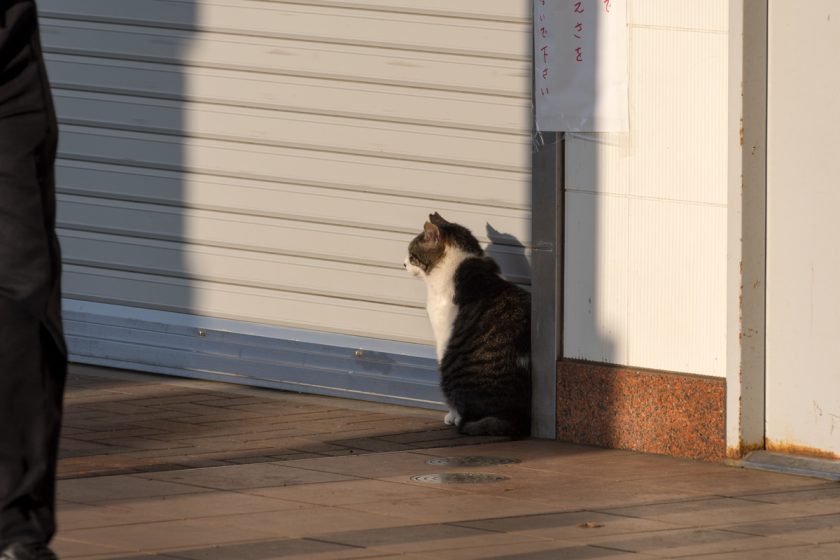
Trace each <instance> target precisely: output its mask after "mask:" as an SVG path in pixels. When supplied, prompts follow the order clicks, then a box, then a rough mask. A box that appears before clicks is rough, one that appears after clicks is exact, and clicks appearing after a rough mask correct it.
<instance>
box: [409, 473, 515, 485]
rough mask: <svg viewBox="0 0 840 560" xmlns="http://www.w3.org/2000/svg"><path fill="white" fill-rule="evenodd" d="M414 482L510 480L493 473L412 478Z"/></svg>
mask: <svg viewBox="0 0 840 560" xmlns="http://www.w3.org/2000/svg"><path fill="white" fill-rule="evenodd" d="M411 480H413V481H414V482H425V483H427V484H484V483H486V482H500V481H502V480H510V477H509V476H504V475H501V474H493V473H469V472H467V473H438V474H421V475H417V476H412V477H411Z"/></svg>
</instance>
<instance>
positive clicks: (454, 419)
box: [443, 410, 461, 426]
mask: <svg viewBox="0 0 840 560" xmlns="http://www.w3.org/2000/svg"><path fill="white" fill-rule="evenodd" d="M443 423H444V424H446V425H447V426H457V425H458V424H460V423H461V417H460V416H459V415H458V413H457V412H455V411H454V410H450V411H449V412H447V413H446V416H444V417H443Z"/></svg>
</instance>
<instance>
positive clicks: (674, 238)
mask: <svg viewBox="0 0 840 560" xmlns="http://www.w3.org/2000/svg"><path fill="white" fill-rule="evenodd" d="M629 221H630V223H631V224H633V227H631V228H630V230H629V231H630V242H629V247H630V255H629V263H630V270H629V286H628V290H627V292H628V296H629V297H628V300H627V306H628V313H627V314H628V322H627V331H628V353H627V362H626V363H628V364H632V365H637V366H638V365H641V366H643V367H648V368H653V369H660V370H669V371H677V372H688V373H702V374H704V375H716V376H721V377H722V376H724V375H725V374H726V370H725V368H726V360H725V356H726V353H725V350H726V344H725V342H726V330H725V329H724V328H722V325H723V324H724V323H725V320H726V302H725V296H726V281H725V278H726V260H725V258H724V257H725V254H724V253H723V247H725V246H726V208H722V207H718V206H707V205H699V204H689V203H683V202H670V201H660V200H645V199H632V200H631V201H630V212H629Z"/></svg>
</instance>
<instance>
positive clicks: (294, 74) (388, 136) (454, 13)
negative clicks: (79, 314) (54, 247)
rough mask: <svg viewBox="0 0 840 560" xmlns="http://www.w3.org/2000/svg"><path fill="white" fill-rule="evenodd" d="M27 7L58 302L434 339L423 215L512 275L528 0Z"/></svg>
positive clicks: (525, 139)
mask: <svg viewBox="0 0 840 560" xmlns="http://www.w3.org/2000/svg"><path fill="white" fill-rule="evenodd" d="M39 9H40V12H41V27H42V38H43V42H44V46H45V51H46V53H47V55H46V56H47V61H48V68H49V73H50V78H51V80H52V83H53V89H54V97H55V102H56V107H57V110H58V113H59V119H60V122H61V133H62V135H61V145H60V154H59V162H58V181H59V197H58V198H59V222H60V236H61V241H62V245H63V250H64V259H65V284H64V288H65V297H67V298H72V299H77V300H91V301H100V302H106V303H116V304H120V305H126V306H131V307H141V308H149V309H158V310H167V311H176V312H182V313H189V314H195V315H204V316H211V317H219V318H229V319H236V320H242V321H248V322H255V323H262V324H271V325H280V326H285V327H291V328H302V329H311V330H316V331H326V332H334V333H347V334H354V335H360V336H366V337H373V338H380V339H387V340H398V341H408V342H419V343H430V342H431V338H432V337H431V330H430V328H429V326H428V319H427V318H426V316H425V312H424V310H423V306H424V299H425V290H424V288H423V286H422V284H421V283H420V282H418V281H416V280H413V279H411V278H408V277H407V275H406V274H405V272H404V271H403V268H402V261H403V258H404V255H405V249H406V245H407V243H408V241H409V240H410V239H411V237H412V236H413V235H414V234H415V233H416V232H417V231H419V229H420V228H421V227H422V223H423V221H424V219H425V217H426V215H427V214H428V213H429V212H430V211H439V212H441V214H443V215H444V216H445V217H446V218H448V219H450V220H453V221H459V222H461V223H464V224H465V225H467V226H468V227H470V228H472V229H473V231H474V232H475V233H476V234H477V235H478V236H479V237H480V239H481V240H482V241H483V242H485V243H489V242H492V247H491V249H492V251H493V253H494V255H496V256H497V257H498V258H499V260H500V261H501V262H502V264H503V267H504V269H505V271H506V273H507V274H508V275H509V276H510V277H512V278H514V279H515V280H517V281H519V282H522V283H525V284H527V283H528V277H529V272H528V265H527V260H526V255H527V252H528V249H527V248H528V246H529V239H530V137H529V127H530V73H531V70H530V68H531V64H530V45H531V42H530V41H531V40H530V3H529V2H528V1H523V0H516V1H512V0H495V1H492V0H469V1H467V0H460V1H458V2H449V1H443V0H434V1H424V2H409V1H407V0H381V1H374V0H371V1H359V2H354V1H349V0H344V1H341V0H333V1H320V2H318V1H305V0H298V1H295V2H273V1H272V2H269V1H256V0H254V1H252V0H231V1H227V2H212V1H200V2H199V1H196V2H188V1H179V0H171V1H154V0H142V1H135V2H125V1H114V0H41V2H39Z"/></svg>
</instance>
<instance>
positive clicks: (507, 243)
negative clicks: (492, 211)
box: [485, 223, 531, 286]
mask: <svg viewBox="0 0 840 560" xmlns="http://www.w3.org/2000/svg"><path fill="white" fill-rule="evenodd" d="M486 228H487V237H488V239H490V244H489V245H487V248H486V249H485V251H486V252H487V254H488V255H489V256H491V257H493V259H494V260H495V261H496V262H497V263H499V267H501V269H502V276H504V277H505V278H506V279H507V280H509V281H511V282H514V283H516V284H520V285H523V284H524V285H525V286H530V284H531V263H530V261H529V260H528V257H527V256H526V254H525V245H524V244H523V243H522V242H521V241H519V239H517V238H516V236H514V235H512V234H510V233H502V232H500V231H499V230H497V229H496V228H494V227H493V226H492V225H490V224H489V223H488V224H487V226H486Z"/></svg>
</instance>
